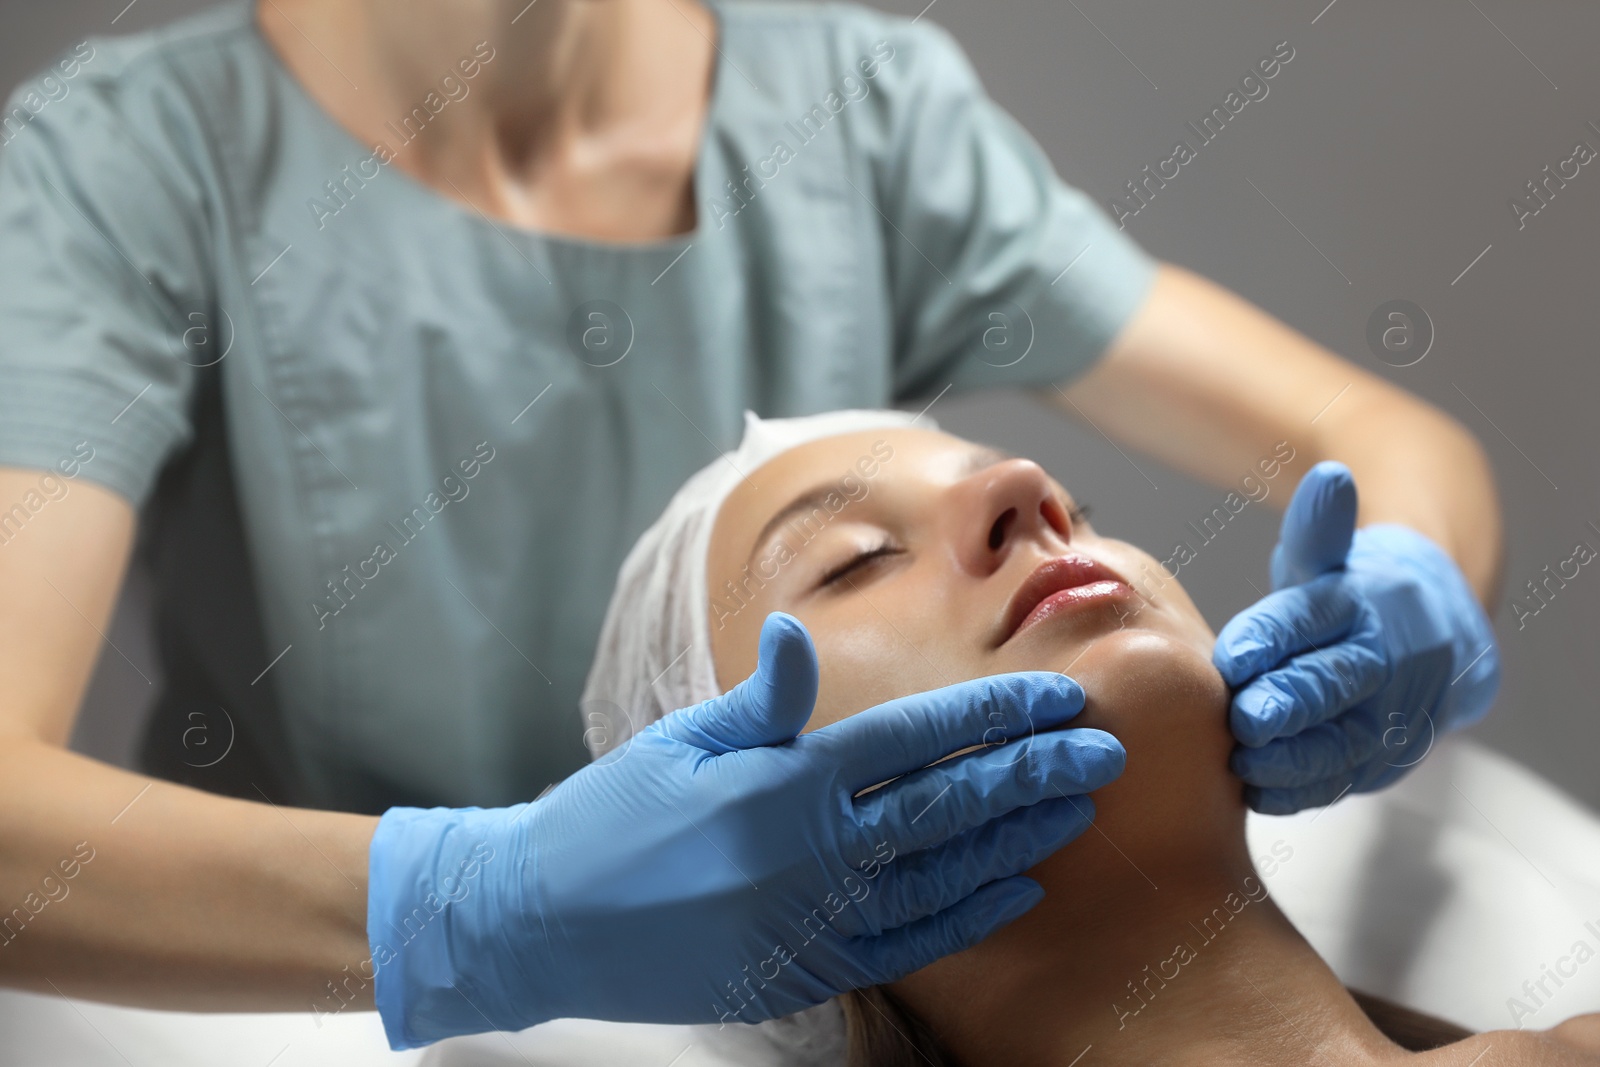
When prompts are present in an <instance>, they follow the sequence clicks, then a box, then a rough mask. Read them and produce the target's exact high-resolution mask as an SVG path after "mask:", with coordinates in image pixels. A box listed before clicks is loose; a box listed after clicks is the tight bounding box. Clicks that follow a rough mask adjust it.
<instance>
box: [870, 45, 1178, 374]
mask: <svg viewBox="0 0 1600 1067" xmlns="http://www.w3.org/2000/svg"><path fill="white" fill-rule="evenodd" d="M887 48H889V49H890V50H893V51H894V52H896V53H897V54H894V55H892V56H891V57H890V58H889V59H887V61H884V62H882V63H881V65H880V69H879V72H878V74H877V80H878V82H879V85H878V86H877V87H876V88H877V89H879V90H881V91H882V94H883V100H882V102H881V103H880V105H879V106H880V111H881V114H882V115H883V121H884V130H885V134H884V137H885V144H884V146H883V149H882V151H881V155H880V157H879V159H878V172H877V174H876V175H875V182H876V187H877V191H878V196H879V200H880V209H881V211H882V213H883V217H884V221H885V223H886V224H887V225H886V226H885V227H884V230H885V233H884V241H885V243H886V252H887V260H888V270H889V284H890V291H891V294H892V299H893V303H894V316H895V319H894V323H895V353H894V356H895V378H894V387H895V394H896V397H897V399H901V400H904V399H909V398H911V397H915V396H920V395H930V394H933V393H937V392H938V391H940V390H942V389H944V388H945V387H946V386H947V385H951V384H954V385H955V386H957V387H981V386H997V385H1008V386H1033V385H1044V384H1047V383H1051V382H1063V381H1066V380H1068V379H1070V378H1073V377H1075V376H1077V375H1079V374H1081V373H1083V372H1084V371H1086V370H1087V369H1088V368H1089V367H1090V366H1091V365H1092V364H1093V363H1094V361H1095V360H1096V359H1097V358H1099V356H1100V355H1101V353H1103V352H1104V350H1105V349H1106V347H1107V346H1108V345H1109V344H1110V343H1111V341H1112V339H1113V338H1114V337H1115V336H1116V334H1117V332H1118V331H1119V330H1120V328H1121V327H1122V325H1123V324H1124V323H1125V322H1126V321H1127V320H1128V319H1129V318H1130V317H1131V316H1132V314H1133V312H1134V311H1135V310H1136V309H1137V308H1138V306H1139V305H1140V303H1142V301H1143V299H1144V297H1145V295H1146V294H1147V292H1148V290H1149V288H1150V285H1151V283H1152V281H1153V280H1154V277H1155V272H1156V267H1157V263H1156V260H1155V259H1154V258H1152V257H1151V256H1150V255H1149V254H1148V253H1146V252H1145V251H1144V250H1142V249H1141V248H1140V247H1139V246H1138V245H1137V244H1135V243H1134V242H1133V240H1132V238H1130V237H1129V236H1128V235H1127V234H1125V233H1123V232H1122V231H1121V230H1119V229H1118V228H1117V227H1116V226H1115V225H1114V224H1113V223H1112V221H1111V220H1110V219H1109V218H1108V217H1107V216H1106V214H1105V213H1104V212H1103V211H1102V210H1101V209H1100V207H1099V206H1098V205H1097V204H1096V203H1095V202H1094V201H1093V200H1092V199H1091V198H1090V197H1089V196H1087V195H1086V194H1085V193H1083V192H1082V191H1081V190H1078V189H1075V188H1073V187H1071V186H1069V185H1067V184H1066V183H1065V182H1063V181H1062V180H1061V179H1060V178H1059V177H1058V176H1057V175H1056V173H1055V169H1054V167H1053V166H1052V165H1051V163H1050V160H1049V157H1048V156H1046V155H1045V153H1044V150H1043V149H1042V148H1040V146H1039V144H1038V143H1037V142H1036V141H1035V140H1034V139H1033V138H1032V137H1031V136H1029V134H1028V133H1027V131H1025V130H1024V129H1023V128H1022V127H1021V126H1020V125H1019V124H1018V123H1017V121H1016V120H1015V119H1013V118H1012V117H1011V116H1010V115H1009V114H1007V113H1006V112H1005V111H1004V110H1003V109H1001V108H1000V107H999V105H997V104H996V103H995V102H994V101H993V100H991V99H990V98H989V97H988V96H987V94H985V92H984V90H983V87H982V86H981V85H980V84H979V81H978V78H977V75H976V73H975V72H974V71H973V69H972V66H971V64H970V63H969V62H968V61H967V58H966V56H965V55H964V54H963V52H962V51H961V49H960V47H959V46H958V45H957V44H956V43H955V41H954V40H953V39H951V38H950V36H949V35H948V34H947V33H946V32H945V31H943V30H941V29H939V28H938V27H936V26H933V25H931V24H928V23H923V24H921V25H911V26H905V27H903V29H902V31H901V32H900V33H897V34H894V35H892V36H891V37H890V43H889V44H888V46H887ZM881 52H882V49H881V48H880V56H881Z"/></svg>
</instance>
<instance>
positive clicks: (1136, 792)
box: [1065, 630, 1244, 856]
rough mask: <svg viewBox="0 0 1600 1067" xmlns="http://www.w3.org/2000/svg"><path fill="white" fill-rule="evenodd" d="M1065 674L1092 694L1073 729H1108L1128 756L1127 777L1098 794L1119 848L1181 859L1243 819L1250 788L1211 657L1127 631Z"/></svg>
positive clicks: (1102, 641) (1096, 645) (1101, 817)
mask: <svg viewBox="0 0 1600 1067" xmlns="http://www.w3.org/2000/svg"><path fill="white" fill-rule="evenodd" d="M1065 673H1066V674H1067V675H1068V676H1069V677H1072V678H1074V679H1076V680H1077V681H1078V683H1079V684H1080V685H1082V686H1083V690H1084V696H1085V701H1084V710H1083V712H1082V713H1081V714H1080V715H1078V717H1077V718H1075V719H1073V720H1072V722H1071V724H1070V725H1071V726H1093V727H1095V728H1097V729H1101V730H1105V731H1106V732H1107V733H1110V734H1112V735H1113V736H1115V737H1116V738H1117V739H1118V740H1119V741H1121V742H1122V745H1123V747H1124V748H1125V749H1127V752H1128V765H1127V769H1126V770H1125V771H1124V772H1123V774H1122V777H1120V778H1118V779H1117V780H1116V781H1115V782H1112V783H1111V784H1110V785H1108V786H1106V787H1105V788H1104V789H1101V790H1099V791H1097V792H1096V793H1095V794H1094V801H1095V806H1096V809H1097V811H1098V814H1097V816H1096V819H1095V823H1096V825H1097V826H1099V827H1100V828H1101V829H1102V830H1104V831H1105V833H1106V834H1108V835H1109V836H1110V837H1112V838H1113V839H1114V840H1116V841H1117V843H1118V845H1119V846H1121V847H1123V848H1125V849H1128V850H1129V851H1130V852H1131V851H1135V850H1137V851H1140V852H1143V851H1152V852H1156V853H1166V854H1167V855H1169V856H1173V855H1175V854H1177V853H1181V852H1183V851H1184V850H1186V849H1187V848H1189V847H1193V846H1195V845H1197V844H1201V843H1203V842H1205V841H1207V840H1214V839H1215V835H1216V834H1218V833H1219V832H1225V831H1227V830H1228V829H1229V827H1230V826H1232V825H1234V824H1236V823H1237V822H1238V821H1239V820H1242V819H1243V817H1244V800H1243V793H1242V787H1241V786H1240V783H1239V781H1238V779H1236V778H1234V777H1233V775H1232V773H1231V772H1230V771H1229V769H1228V756H1229V754H1230V753H1231V752H1232V750H1233V737H1232V735H1231V734H1230V733H1229V732H1228V703H1229V692H1228V687H1227V685H1226V683H1224V682H1223V680H1222V676H1221V675H1220V674H1218V673H1217V669H1216V668H1215V667H1213V666H1212V665H1211V658H1210V655H1209V652H1208V651H1207V652H1202V651H1201V649H1200V648H1199V647H1197V645H1196V643H1195V642H1194V641H1192V640H1188V639H1184V638H1180V637H1175V636H1172V635H1170V634H1166V633H1162V632H1159V631H1153V630H1118V631H1116V632H1114V633H1110V634H1107V635H1105V636H1104V637H1100V638H1097V639H1096V640H1094V641H1093V642H1092V643H1091V644H1090V645H1089V646H1088V648H1086V649H1084V650H1083V651H1082V652H1080V653H1078V655H1077V659H1076V661H1075V662H1074V663H1073V665H1072V668H1071V669H1070V670H1067V671H1066V672H1065Z"/></svg>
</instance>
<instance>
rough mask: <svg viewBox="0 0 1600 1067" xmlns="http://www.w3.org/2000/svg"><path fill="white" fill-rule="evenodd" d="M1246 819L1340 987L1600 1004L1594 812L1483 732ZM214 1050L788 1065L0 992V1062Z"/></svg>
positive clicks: (1440, 1001)
mask: <svg viewBox="0 0 1600 1067" xmlns="http://www.w3.org/2000/svg"><path fill="white" fill-rule="evenodd" d="M1249 835H1250V842H1251V846H1252V847H1251V852H1252V854H1254V855H1261V854H1264V853H1267V852H1270V850H1271V846H1272V845H1273V844H1274V843H1276V842H1278V841H1280V840H1281V841H1283V842H1284V843H1285V844H1286V845H1287V846H1288V847H1289V848H1291V849H1292V850H1293V855H1292V856H1291V857H1290V859H1289V860H1288V861H1287V862H1286V863H1284V864H1283V865H1282V866H1281V867H1280V868H1279V869H1278V871H1276V872H1275V873H1274V874H1273V875H1272V876H1271V877H1269V878H1266V879H1265V880H1266V882H1267V884H1268V885H1269V886H1270V888H1271V890H1272V893H1273V896H1274V897H1275V898H1277V900H1278V901H1279V903H1280V904H1281V905H1282V907H1283V908H1284V910H1285V911H1286V912H1287V913H1288V914H1289V916H1290V918H1292V919H1293V920H1294V921H1295V923H1296V924H1297V925H1298V926H1299V927H1300V929H1301V930H1302V931H1304V932H1305V934H1306V936H1307V937H1308V938H1309V939H1310V940H1311V942H1312V944H1314V945H1315V946H1316V947H1317V949H1318V951H1319V952H1321V953H1322V954H1323V956H1324V957H1325V958H1326V959H1327V960H1328V961H1329V962H1330V963H1331V964H1332V965H1333V967H1334V969H1335V970H1336V971H1337V972H1338V973H1339V974H1340V976H1341V977H1343V978H1344V980H1345V981H1346V982H1347V983H1349V984H1351V985H1353V986H1355V987H1357V988H1360V989H1363V990H1366V991H1368V992H1371V993H1376V994H1379V995H1382V996H1387V997H1390V998H1391V999H1394V1000H1397V1001H1399V1002H1401V1003H1404V1004H1409V1005H1412V1006H1413V1007H1416V1008H1420V1009H1422V1010H1424V1011H1429V1012H1432V1013H1434V1014H1436V1015H1440V1016H1443V1017H1445V1018H1448V1019H1452V1020H1455V1021H1457V1022H1459V1023H1462V1024H1463V1025H1466V1026H1470V1027H1473V1028H1474V1029H1499V1028H1506V1027H1511V1026H1515V1025H1516V1024H1517V1023H1518V1022H1521V1023H1522V1024H1523V1025H1525V1026H1529V1027H1547V1026H1551V1025H1554V1024H1555V1023H1556V1022H1558V1021H1560V1020H1561V1019H1563V1018H1566V1017H1568V1016H1571V1015H1574V1014H1578V1013H1580V1012H1584V1011H1594V1010H1600V817H1597V816H1596V814H1595V813H1594V812H1591V811H1589V810H1588V809H1586V808H1584V807H1583V806H1582V805H1580V804H1578V803H1576V802H1575V801H1573V800H1572V799H1571V798H1569V797H1567V796H1566V795H1565V794H1563V793H1561V792H1560V791H1559V790H1557V789H1555V788H1554V787H1552V786H1551V785H1549V784H1548V783H1547V782H1544V781H1543V780H1542V779H1540V778H1539V777H1538V776H1536V775H1534V774H1532V773H1531V772H1529V771H1528V770H1526V769H1525V768H1522V767H1520V766H1518V765H1517V764H1516V763H1514V762H1512V761H1511V760H1509V759H1506V758H1505V757H1503V756H1499V755H1497V754H1495V753H1493V752H1490V751H1489V750H1488V749H1486V748H1484V747H1482V746H1481V745H1477V744H1475V743H1474V742H1472V741H1470V740H1466V739H1461V738H1456V739H1451V740H1449V741H1446V742H1441V743H1440V744H1439V745H1438V746H1437V748H1436V751H1434V752H1433V753H1432V754H1431V755H1430V756H1429V758H1428V759H1427V760H1426V761H1424V763H1423V764H1422V765H1421V766H1420V767H1418V768H1417V770H1415V771H1414V772H1413V773H1412V774H1411V775H1409V776H1408V777H1407V778H1406V779H1404V780H1403V781H1402V782H1401V783H1400V784H1399V785H1397V786H1396V787H1395V788H1393V789H1390V790H1389V791H1387V792H1385V793H1382V794H1379V795H1377V796H1358V797H1346V798H1345V799H1344V800H1343V801H1341V802H1340V803H1339V804H1337V805H1335V806H1334V807H1332V808H1329V809H1327V810H1325V811H1322V812H1311V813H1304V814H1301V815H1296V816H1291V817H1288V818H1280V819H1273V818H1264V817H1255V816H1252V817H1251V820H1250V824H1249ZM1590 923H1592V924H1593V925H1592V926H1590V925H1587V924H1590ZM1579 942H1582V943H1584V944H1585V945H1586V946H1587V948H1588V950H1589V953H1590V954H1591V955H1592V958H1589V957H1588V956H1586V957H1585V961H1584V962H1583V963H1578V962H1577V956H1578V955H1583V953H1577V954H1576V955H1575V954H1574V948H1575V946H1576V945H1577V944H1578V943H1579ZM1563 960H1565V962H1564V963H1563ZM1558 966H1560V967H1561V968H1562V969H1563V970H1565V971H1567V972H1570V977H1562V978H1561V983H1562V984H1561V985H1560V986H1558V985H1557V984H1556V982H1555V981H1554V979H1552V978H1551V977H1548V976H1547V975H1548V974H1549V973H1553V971H1548V972H1547V971H1546V969H1545V968H1547V967H1548V968H1551V969H1554V968H1556V967H1558ZM1541 978H1543V981H1544V990H1545V993H1544V994H1540V992H1539V989H1538V986H1537V985H1536V984H1535V985H1534V987H1533V996H1529V995H1528V994H1527V993H1526V992H1525V991H1524V990H1523V988H1522V986H1523V983H1524V982H1525V981H1527V982H1531V983H1538V982H1539V981H1540V979H1541ZM1511 998H1516V1000H1517V1001H1519V1002H1520V1003H1521V1004H1522V1005H1523V1006H1524V1008H1525V1011H1523V1012H1521V1013H1516V1014H1518V1017H1517V1018H1513V1015H1514V1007H1515V1005H1512V1004H1509V1003H1508V1001H1509V1000H1510V999H1511ZM216 1064H230V1065H234V1064H239V1065H245V1067H322V1065H327V1067H399V1065H405V1067H501V1065H507V1067H510V1065H521V1067H527V1065H531V1064H537V1065H538V1067H602V1065H603V1067H668V1065H670V1067H735V1065H737V1067H798V1065H796V1064H794V1061H793V1060H789V1061H785V1060H784V1059H783V1058H782V1057H781V1056H780V1055H779V1054H778V1053H777V1052H776V1050H774V1049H773V1048H772V1047H771V1046H770V1045H768V1044H767V1043H766V1040H765V1038H764V1037H763V1036H761V1034H760V1033H759V1032H758V1031H756V1030H754V1029H751V1028H733V1027H729V1028H728V1029H726V1030H724V1031H721V1032H718V1031H716V1029H715V1028H714V1027H679V1026H624V1025H618V1024H607V1023H595V1022H585V1021H581V1020H561V1021H558V1022H554V1023H550V1024H548V1025H546V1026H539V1027H534V1028H533V1029H532V1030H527V1031H524V1032H522V1033H520V1034H487V1035H479V1036H476V1037H471V1038H460V1039H456V1040H453V1041H447V1042H441V1043H440V1044H438V1045H435V1046H433V1047H432V1048H430V1049H427V1050H423V1051H415V1052H405V1053H396V1052H390V1051H389V1050H388V1047H387V1045H386V1044H385V1042H384V1040H383V1031H382V1027H381V1026H380V1025H379V1023H378V1019H377V1016H376V1015H374V1014H372V1013H354V1012H352V1013H349V1014H346V1015H340V1016H336V1017H333V1018H331V1019H325V1020H324V1023H323V1025H322V1026H320V1027H319V1026H318V1025H317V1024H316V1022H315V1021H314V1020H313V1019H312V1017H311V1015H310V1013H309V1012H306V1013H303V1014H280V1015H196V1014H188V1013H182V1012H154V1011H142V1010H138V1009H132V1008H120V1007H112V1006H108V1005H103V1004H91V1003H87V1002H83V1001H70V1000H67V999H66V998H63V997H59V996H40V995H35V994H28V993H16V992H6V991H0V1065H3V1067H13V1065H16V1067H101V1065H117V1067H123V1065H132V1067H147V1065H148V1067H191V1065H192V1067H213V1065H216Z"/></svg>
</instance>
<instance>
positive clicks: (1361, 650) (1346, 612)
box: [1212, 462, 1500, 815]
mask: <svg viewBox="0 0 1600 1067" xmlns="http://www.w3.org/2000/svg"><path fill="white" fill-rule="evenodd" d="M1355 523H1356V486H1355V480H1354V479H1353V478H1352V477H1351V474H1350V469H1349V468H1348V467H1346V466H1344V464H1342V463H1333V462H1324V463H1318V464H1317V465H1316V466H1315V467H1313V468H1311V470H1310V471H1309V472H1308V473H1307V474H1306V476H1305V478H1304V479H1303V480H1302V481H1301V483H1300V485H1299V487H1298V488H1297V489H1296V490H1295V494H1294V497H1293V499H1291V500H1290V502H1289V507H1288V509H1287V510H1286V511H1285V513H1284V516H1283V527H1282V532H1281V533H1280V535H1279V539H1278V544H1277V547H1276V548H1275V549H1274V550H1273V553H1272V588H1273V590H1274V592H1272V593H1271V594H1269V595H1268V596H1266V597H1264V598H1262V599H1261V600H1260V601H1258V602H1257V603H1256V604H1254V605H1253V606H1252V607H1250V608H1248V609H1246V610H1245V611H1243V612H1241V613H1240V614H1238V615H1237V616H1235V617H1234V618H1233V619H1232V620H1230V621H1229V623H1228V625H1226V626H1224V627H1223V628H1222V633H1221V634H1220V635H1218V637H1217V645H1216V650H1215V652H1214V653H1213V656H1212V660H1213V662H1214V663H1215V664H1216V666H1217V669H1218V670H1219V671H1221V672H1222V677H1223V679H1224V680H1225V681H1226V682H1227V683H1228V685H1229V686H1231V687H1233V688H1234V689H1235V690H1236V692H1235V694H1234V697H1233V704H1232V707H1231V709H1230V712H1229V725H1230V726H1231V727H1232V730H1233V734H1234V737H1235V738H1237V739H1238V741H1239V743H1240V744H1241V745H1242V746H1243V747H1241V748H1236V749H1235V750H1234V753H1233V759H1232V765H1233V771H1234V773H1235V774H1237V775H1238V776H1239V777H1240V778H1242V779H1243V780H1244V781H1245V783H1246V787H1247V788H1246V790H1245V794H1246V798H1247V799H1248V801H1249V803H1250V805H1251V806H1252V807H1253V808H1255V809H1256V810H1257V811H1260V812H1265V813H1267V814H1274V815H1281V814H1288V813H1290V812H1294V811H1299V810H1301V809H1302V808H1309V807H1314V806H1317V805H1322V804H1329V803H1332V802H1333V801H1334V800H1335V799H1337V798H1338V797H1339V796H1340V795H1341V794H1343V793H1344V792H1345V791H1347V790H1351V791H1354V792H1363V791H1367V790H1373V789H1378V788H1381V787H1383V786H1385V785H1388V784H1389V783H1390V782H1392V781H1394V780H1395V779H1396V778H1399V777H1400V776H1401V775H1402V774H1404V773H1405V772H1406V770H1407V769H1409V768H1410V767H1413V766H1415V765H1416V764H1417V763H1418V762H1419V761H1420V760H1421V759H1422V757H1423V756H1425V755H1426V754H1427V752H1428V749H1429V748H1430V747H1431V746H1432V744H1433V740H1434V737H1435V735H1436V733H1438V732H1442V731H1444V730H1449V729H1453V728H1455V727H1460V726H1465V725H1467V724H1468V723H1472V722H1476V721H1477V720H1478V719H1480V718H1482V717H1483V715H1484V713H1485V712H1487V711H1488V710H1489V705H1490V703H1491V702H1492V701H1493V700H1494V695H1495V691H1496V690H1497V689H1498V688H1499V686H1500V651H1499V648H1498V646H1497V645H1496V644H1495V639H1494V630H1493V629H1492V628H1491V626H1490V625H1489V619H1488V616H1487V615H1485V614H1484V611H1483V608H1482V607H1481V606H1479V604H1478V598H1477V596H1476V595H1474V593H1473V591H1472V587H1471V586H1470V585H1468V584H1467V580H1466V577H1465V576H1464V575H1463V574H1462V573H1461V570H1460V568H1459V567H1457V566H1456V564H1455V561H1454V560H1452V559H1451V558H1450V557H1449V556H1448V555H1447V554H1446V553H1445V552H1443V551H1442V550H1441V549H1440V548H1439V547H1438V546H1437V545H1435V544H1434V543H1433V542H1432V541H1430V540H1429V539H1428V538H1426V537H1424V536H1423V535H1422V534H1420V533H1417V532H1416V531H1415V530H1412V529H1410V528H1409V527H1406V526H1400V525H1396V524H1377V525H1373V526H1366V527H1363V528H1362V529H1360V530H1357V529H1356V528H1355Z"/></svg>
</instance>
